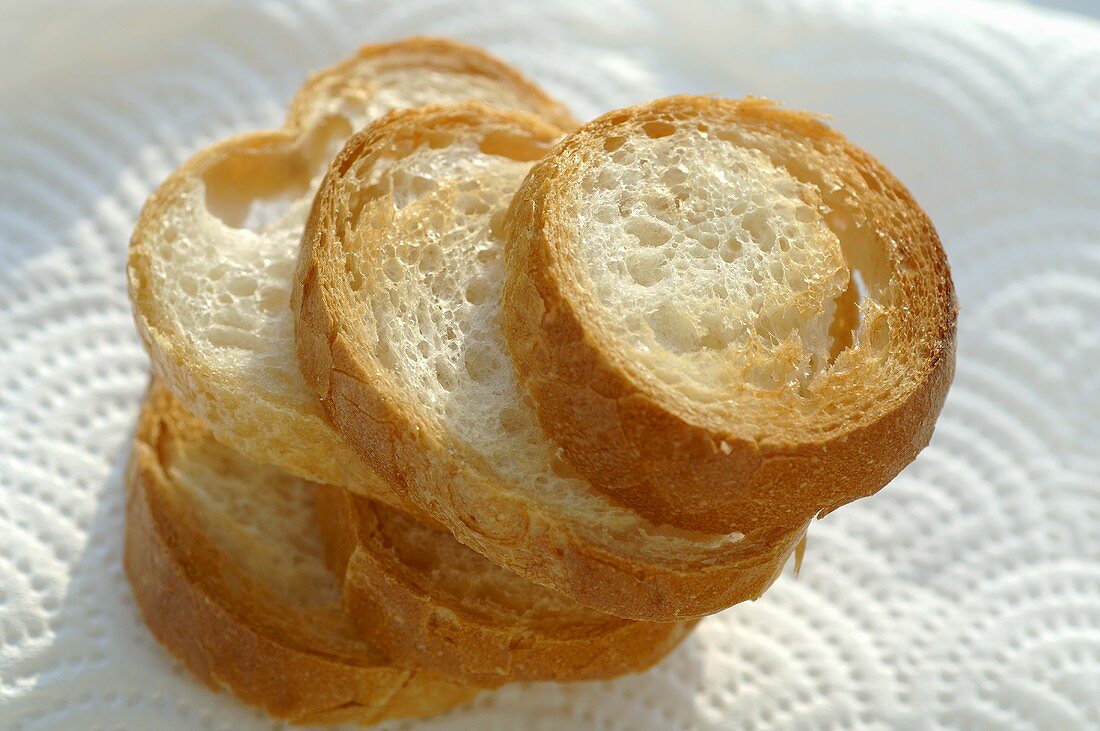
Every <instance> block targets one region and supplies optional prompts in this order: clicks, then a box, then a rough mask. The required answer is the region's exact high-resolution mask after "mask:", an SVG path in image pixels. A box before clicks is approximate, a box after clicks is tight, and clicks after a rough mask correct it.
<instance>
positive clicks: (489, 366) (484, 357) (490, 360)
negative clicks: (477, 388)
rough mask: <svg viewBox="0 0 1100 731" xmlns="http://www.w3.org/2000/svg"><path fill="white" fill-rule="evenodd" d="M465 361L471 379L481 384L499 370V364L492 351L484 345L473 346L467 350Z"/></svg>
mask: <svg viewBox="0 0 1100 731" xmlns="http://www.w3.org/2000/svg"><path fill="white" fill-rule="evenodd" d="M463 360H464V362H465V364H466V372H467V373H468V374H469V375H470V378H472V379H474V380H475V381H478V382H479V383H481V382H485V381H488V380H489V378H490V377H491V376H492V375H493V373H494V372H495V371H496V370H497V362H496V358H495V357H494V356H493V352H492V350H491V349H489V348H487V347H485V346H483V345H478V344H474V345H471V346H470V347H469V348H468V349H467V350H466V357H465V358H464V359H463Z"/></svg>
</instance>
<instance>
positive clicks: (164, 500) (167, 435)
mask: <svg viewBox="0 0 1100 731" xmlns="http://www.w3.org/2000/svg"><path fill="white" fill-rule="evenodd" d="M127 486H128V491H129V499H128V501H127V506H126V546H125V567H126V575H127V577H128V578H129V580H130V585H131V586H132V587H133V591H134V597H135V599H136V600H137V604H138V607H139V609H140V610H141V613H142V615H143V616H144V618H145V622H146V624H148V625H149V628H150V630H152V632H153V635H154V636H156V638H157V639H158V640H159V641H160V642H161V643H162V644H163V645H164V646H165V647H166V648H167V649H168V650H169V651H170V652H171V653H172V654H173V655H175V656H176V657H177V658H178V659H179V660H180V662H181V663H182V664H183V665H184V666H185V667H186V668H187V669H188V670H190V671H191V672H192V673H193V674H194V675H195V676H196V677H198V678H199V680H201V681H202V682H203V683H205V684H206V685H208V686H210V687H211V688H214V689H218V688H224V689H226V690H228V691H229V692H231V693H232V694H233V695H235V696H236V697H238V698H239V699H241V700H242V701H244V702H246V703H250V704H252V705H256V706H260V707H262V708H264V709H265V710H266V711H267V712H268V713H270V714H272V715H273V716H277V717H279V718H284V719H288V720H290V721H292V722H294V723H304V724H321V723H347V722H354V723H361V724H369V723H377V722H379V721H382V720H385V719H388V718H398V717H404V716H424V715H429V714H432V713H437V712H439V711H442V710H444V709H446V708H449V707H451V706H454V705H457V704H459V703H462V702H464V701H466V700H468V699H470V698H472V697H473V696H474V695H475V693H476V692H477V691H476V689H473V688H471V687H469V686H467V685H465V684H458V683H454V682H451V681H448V680H445V679H444V678H443V677H441V676H439V675H436V674H433V673H431V672H429V671H425V670H416V669H409V668H408V667H404V666H400V665H397V664H395V663H393V662H392V661H391V660H389V659H388V658H387V656H386V655H384V654H383V653H382V652H381V651H380V650H378V649H377V648H375V647H373V646H371V645H368V644H365V643H364V642H363V641H362V640H361V639H359V637H358V636H357V634H356V632H355V630H354V628H353V627H352V625H351V623H350V622H349V621H348V618H347V617H346V615H345V613H344V611H343V609H342V607H341V601H340V590H339V584H338V583H337V581H336V579H335V578H334V577H333V576H332V574H331V573H329V571H328V569H327V568H326V566H325V563H324V555H323V549H322V543H321V535H320V531H319V530H318V527H317V524H316V516H315V514H314V510H313V504H312V501H313V486H312V485H311V484H309V483H307V482H305V481H304V480H302V479H300V478H297V477H292V476H290V475H288V474H286V473H283V472H280V471H279V470H277V469H275V468H272V467H267V466H264V465H260V464H256V463H255V462H252V461H250V460H248V459H246V458H244V457H242V456H241V455H239V454H237V453H235V452H233V451H232V450H230V449H227V448H226V447H223V446H222V445H221V444H219V443H218V442H216V441H215V440H214V439H213V437H212V436H211V435H210V433H209V432H208V431H207V430H206V429H205V427H204V426H203V425H202V423H201V422H199V421H198V419H196V418H195V417H194V416H192V415H191V414H189V413H188V412H187V411H186V410H185V409H184V408H183V406H182V405H181V404H180V403H179V402H178V401H176V399H175V398H174V397H173V396H172V395H171V393H169V391H168V390H167V389H166V388H164V387H163V386H160V385H154V386H153V387H152V388H151V389H150V393H149V394H148V395H147V396H146V400H145V404H144V406H143V408H142V412H141V416H140V418H139V422H138V427H137V433H136V435H135V439H134V448H133V454H132V456H131V461H130V465H129V469H128V472H127Z"/></svg>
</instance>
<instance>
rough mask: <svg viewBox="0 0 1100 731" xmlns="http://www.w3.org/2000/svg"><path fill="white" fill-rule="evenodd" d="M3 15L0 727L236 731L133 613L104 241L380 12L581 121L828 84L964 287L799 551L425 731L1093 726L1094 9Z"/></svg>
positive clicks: (1097, 123)
mask: <svg viewBox="0 0 1100 731" xmlns="http://www.w3.org/2000/svg"><path fill="white" fill-rule="evenodd" d="M4 12H5V16H6V17H5V25H6V26H7V27H6V28H5V30H4V31H3V37H2V39H0V40H2V41H3V43H0V45H2V46H3V48H4V51H3V54H4V58H3V61H4V63H2V64H0V109H2V120H0V159H2V160H3V161H4V165H3V168H2V169H3V175H0V726H2V727H4V728H11V729H60V728H74V727H75V728H88V729H93V728H104V729H107V728H125V729H138V728H150V729H152V728H155V729H184V728H209V729H252V728H271V727H272V725H273V724H272V722H271V721H269V720H267V719H265V718H264V717H263V716H262V715H260V714H259V713H257V712H255V711H253V710H251V709H249V708H247V707H245V706H242V705H240V704H238V703H236V702H235V701H233V700H232V699H230V698H229V697H227V696H226V695H225V694H220V695H215V694H213V693H211V692H209V691H207V690H206V689H205V688H204V687H202V686H200V685H199V684H198V683H197V682H196V681H194V680H193V679H191V678H190V676H188V675H187V674H186V673H185V672H184V671H183V670H181V669H180V668H179V666H178V665H176V663H175V662H174V661H172V660H171V658H170V657H169V656H168V655H167V654H166V653H165V652H164V651H162V650H161V649H160V648H159V646H158V645H157V644H156V642H155V641H154V640H153V639H152V637H151V636H150V635H149V633H148V631H147V630H146V629H145V627H144V625H142V623H141V621H140V619H139V617H138V613H137V610H136V608H135V606H134V603H133V600H132V599H131V597H130V592H129V588H128V586H127V585H126V582H125V579H124V577H123V574H122V570H121V538H122V505H123V487H122V484H121V478H120V469H121V464H122V463H123V461H124V459H125V449H126V442H127V438H128V432H129V429H130V427H131V424H132V421H133V418H134V416H135V413H136V408H137V403H138V398H139V394H140V392H141V390H142V388H143V386H144V383H145V379H146V372H147V364H146V360H145V357H144V354H143V353H142V351H141V348H140V346H139V344H138V342H137V340H136V337H135V336H134V334H133V327H132V324H131V322H130V315H129V308H128V304H127V301H126V295H125V277H124V274H123V262H124V256H125V246H126V241H127V237H128V235H129V231H130V228H131V227H132V225H133V221H134V218H135V216H136V213H137V211H138V208H139V207H140V205H141V203H142V201H143V199H144V197H145V196H146V195H148V193H149V192H151V191H152V190H153V188H154V187H155V186H156V184H157V183H158V182H159V181H160V180H161V179H162V178H163V177H164V176H165V175H166V174H167V172H168V171H169V170H171V169H172V168H173V167H174V166H175V165H177V164H178V163H180V162H181V161H182V160H183V159H185V157H186V156H187V155H188V154H190V153H191V152H193V151H195V150H197V149H198V148H200V147H201V146H202V145H204V144H207V143H209V142H211V141H213V140H215V139H218V138H220V137H222V136H224V135H226V134H228V133H231V132H235V131H241V130H246V129H251V128H256V127H269V126H274V125H276V124H278V123H279V121H280V120H281V117H282V113H283V108H284V106H285V103H286V101H287V99H288V98H289V96H290V94H291V93H292V92H293V90H294V89H295V88H296V87H297V86H298V85H299V84H300V82H301V81H302V80H303V78H304V75H305V73H306V72H308V71H310V70H314V69H317V68H320V67H323V66H325V65H328V64H329V63H332V62H333V61H336V60H338V59H340V58H341V57H343V56H344V55H346V54H347V53H349V52H350V51H351V50H352V49H353V48H354V47H355V46H357V45H359V44H361V43H364V42H368V41H377V40H387V39H393V38H397V37H402V36H406V35H412V34H420V33H431V34H440V35H448V36H453V37H458V38H461V39H464V40H467V41H471V42H474V43H479V44H483V45H486V46H488V47H489V48H490V49H491V50H492V51H494V52H495V53H497V54H499V55H501V56H502V57H504V58H505V59H507V60H509V61H511V62H513V63H515V64H516V65H518V66H519V67H521V68H522V69H524V70H525V71H527V72H528V73H529V74H531V75H532V76H534V77H535V78H536V79H537V80H538V81H539V82H541V83H543V84H544V85H545V86H546V87H547V88H548V89H550V90H551V91H552V92H553V93H555V94H557V95H559V96H560V97H561V98H563V99H564V100H565V101H566V102H568V103H569V104H570V105H572V107H573V108H574V110H575V111H576V112H577V114H578V115H579V116H591V115H594V114H596V113H598V112H600V111H603V110H605V109H608V108H612V107H615V106H621V105H624V104H628V103H632V102H637V101H642V100H645V99H648V98H651V97H655V96H659V95H663V94H667V93H673V92H682V91H690V92H716V93H721V94H725V95H741V94H745V93H754V94H760V95H766V96H770V97H774V98H777V99H780V100H783V101H785V102H786V103H788V104H789V105H791V106H795V107H802V108H808V109H812V110H815V111H821V112H826V113H829V114H831V115H832V116H833V124H834V125H835V126H836V127H837V128H838V129H840V130H841V131H843V132H844V133H845V134H847V135H848V136H850V137H851V138H852V139H853V140H855V141H856V142H857V143H859V144H861V145H863V146H865V147H866V148H867V149H868V150H870V151H871V152H872V153H873V154H875V155H877V156H878V157H880V158H881V159H882V160H883V161H884V162H885V163H886V164H887V165H888V166H889V167H890V168H891V169H892V170H893V171H894V172H895V173H896V174H897V175H898V176H899V177H900V178H901V179H902V180H903V181H905V182H906V183H907V184H908V185H909V186H910V187H911V189H912V190H913V192H914V194H915V195H916V197H917V199H918V200H919V201H920V202H921V203H922V205H924V206H925V208H926V209H927V210H928V212H929V214H930V215H931V217H932V219H933V220H934V221H935V222H936V225H937V227H938V228H939V231H940V233H941V235H942V237H943V240H944V244H945V246H946V248H947V251H948V255H949V257H950V260H951V264H952V266H953V269H954V273H955V282H956V284H957V287H958V292H959V299H960V301H961V305H962V315H961V318H960V330H959V360H958V374H957V377H956V380H955V385H954V387H953V389H952V391H951V394H950V397H949V399H948V403H947V406H946V408H945V410H944V413H943V416H942V417H941V419H940V422H939V426H938V427H937V430H936V435H935V438H934V439H933V442H932V445H931V446H930V447H929V448H928V449H927V450H925V451H924V452H923V453H922V454H921V456H920V458H919V459H918V460H917V461H916V462H915V463H914V464H913V465H912V466H910V467H909V468H908V469H907V470H905V472H904V473H903V474H902V475H901V476H900V477H898V479H897V480H895V481H894V483H893V484H891V485H890V486H889V487H888V488H887V489H886V490H884V491H883V492H882V493H880V494H879V495H878V496H876V497H874V498H871V499H868V500H864V501H861V502H859V503H857V504H855V505H852V506H849V507H847V508H845V509H843V510H841V511H839V512H838V513H836V514H834V515H831V516H829V517H828V518H826V519H825V520H823V521H820V522H819V523H817V524H815V525H814V526H812V527H811V531H810V544H809V552H808V555H807V558H806V563H805V565H804V566H803V570H802V574H801V576H800V577H798V578H797V579H796V578H795V577H794V576H793V575H790V574H788V575H785V576H784V577H782V578H781V579H780V580H779V581H778V582H777V584H776V585H775V586H774V588H773V589H772V590H771V591H770V592H769V593H768V594H767V595H766V596H765V597H764V598H763V599H761V600H760V601H758V602H756V603H753V604H748V605H744V606H738V607H735V608H733V609H730V610H728V611H726V612H723V613H722V614H719V615H717V616H715V617H712V618H709V619H707V620H705V621H704V622H703V623H702V624H701V626H700V628H699V630H698V631H697V632H696V633H695V635H694V636H693V637H692V638H691V639H690V640H689V641H688V642H687V643H686V644H685V645H684V646H683V647H681V648H680V649H679V650H677V651H676V652H675V653H674V654H673V655H672V656H671V657H669V658H668V659H667V660H666V661H665V662H664V663H662V664H661V665H660V666H659V667H657V668H655V669H654V670H651V671H650V672H647V673H644V674H642V675H638V676H634V677H629V678H623V679H620V680H617V681H613V682H605V683H585V684H573V685H550V684H536V685H524V686H514V687H507V688H505V689H503V690H501V691H499V692H495V693H490V694H485V695H484V696H482V697H481V698H480V699H479V700H477V701H475V702H474V703H473V704H472V705H470V706H468V707H466V708H464V709H460V710H458V711H455V712H453V713H450V714H448V715H445V716H442V717H440V718H438V719H433V720H430V721H427V722H423V723H419V724H418V723H398V724H393V726H394V727H397V728H404V727H416V728H425V729H444V728H446V729H471V730H474V729H478V730H480V729H489V728H523V729H576V728H591V729H600V730H601V731H602V730H607V731H611V730H613V729H622V730H625V729H661V730H662V731H663V730H665V729H696V728H699V729H732V728H743V729H803V728H805V729H809V728H814V729H818V728H822V729H825V728H827V729H857V728H858V729H897V728H907V729H932V728H959V729H985V728H989V729H993V728H996V729H1004V728H1009V729H1034V728H1043V729H1095V728H1100V477H1098V475H1100V447H1098V446H1097V445H1098V444H1100V368H1098V367H1097V363H1098V362H1100V325H1098V324H1097V323H1100V25H1090V24H1087V23H1074V22H1072V21H1071V20H1070V18H1069V16H1056V15H1054V14H1049V15H1047V14H1042V13H1039V12H1036V11H1033V10H1029V9H1027V8H1024V7H1018V6H1015V5H1013V6H1006V5H1003V4H993V3H979V2H976V1H975V2H969V3H967V2H954V3H947V2H904V3H894V2H881V1H874V2H872V1H870V0H866V1H864V2H858V1H855V0H852V1H843V0H830V1H826V0H821V1H818V2H808V1H806V2H796V1H791V0H786V1H782V2H768V1H766V0H751V1H750V0H746V1H743V2H725V3H710V2H704V1H703V0H644V1H642V2H626V0H615V1H613V2H603V3H596V2H590V1H587V0H586V1H583V2H540V3H507V4H500V3H489V2H480V1H467V2H438V1H436V0H408V1H406V2H402V3H382V2H366V3H355V2H350V1H346V2H345V1H342V0H333V1H331V2H314V3H309V4H295V3H291V2H276V1H272V2H265V3H241V4H236V5H220V4H215V3H211V2H191V3H188V2H183V1H182V0H180V1H174V2H171V3H167V2H166V3H155V4H149V3H142V2H139V1H138V0H107V1H106V2H103V3H96V4H94V5H93V4H87V5H85V4H81V3H77V2H65V1H64V0H46V1H44V2H40V3H33V4H32V3H24V4H19V5H16V6H14V7H11V8H9V9H7V10H5V11H4Z"/></svg>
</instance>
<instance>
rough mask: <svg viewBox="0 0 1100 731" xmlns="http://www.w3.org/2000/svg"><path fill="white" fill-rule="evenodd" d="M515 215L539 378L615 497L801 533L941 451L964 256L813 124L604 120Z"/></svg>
mask: <svg viewBox="0 0 1100 731" xmlns="http://www.w3.org/2000/svg"><path fill="white" fill-rule="evenodd" d="M507 228H508V232H509V233H508V237H509V244H508V254H507V283H506V284H505V293H504V327H505V329H506V331H507V335H508V341H509V345H510V349H511V354H512V356H513V358H514V361H515V364H516V369H517V372H518V373H519V376H520V380H521V381H522V383H523V385H524V387H525V389H526V390H527V391H528V392H529V393H530V395H531V397H532V399H533V401H534V405H535V409H536V411H537V413H538V418H539V423H540V424H541V426H542V427H543V429H544V430H546V432H547V433H549V434H552V435H553V437H554V439H555V440H556V441H557V442H558V443H559V444H560V445H561V446H562V448H563V450H564V457H565V459H566V461H567V462H568V463H569V464H570V465H571V466H572V467H574V468H575V469H577V470H578V472H579V473H580V474H582V475H584V476H585V477H586V478H587V479H588V480H589V481H590V483H591V484H592V485H593V486H594V487H595V488H596V489H597V490H599V492H600V493H601V494H603V495H604V496H606V497H608V498H609V499H611V500H613V501H614V502H615V504H617V505H620V506H623V507H625V508H629V509H631V510H634V511H637V512H638V513H639V514H641V515H643V516H645V517H647V518H649V519H650V520H652V521H655V522H660V523H668V524H671V525H674V526H677V527H680V528H683V529H686V530H699V531H707V532H728V531H737V532H740V533H743V534H745V535H754V534H756V533H757V532H758V531H761V530H765V531H772V530H775V529H777V528H780V529H784V528H791V527H794V526H798V525H805V524H806V523H807V522H808V521H809V520H810V519H811V518H812V517H813V516H815V515H820V514H824V513H828V512H829V511H831V510H834V509H835V508H837V507H839V506H841V505H843V504H845V503H847V502H850V501H852V500H855V499H857V498H860V497H864V496H866V495H870V494H872V493H874V492H875V491H877V490H878V489H880V488H881V487H882V486H883V485H885V484H886V483H887V482H888V481H889V480H891V479H892V478H893V477H894V476H895V475H896V474H897V473H898V471H900V470H901V469H902V467H904V466H905V465H906V464H907V463H909V462H910V461H911V460H912V459H913V458H914V457H915V456H916V454H917V453H918V452H919V451H920V450H921V449H922V448H923V447H924V446H925V445H926V444H927V443H928V440H929V438H930V437H931V434H932V429H933V426H934V424H935V420H936V417H937V415H938V414H939V411H940V408H941V407H942V405H943V402H944V398H945V396H946V394H947V389H948V386H949V385H950V382H951V378H952V375H953V373H954V363H955V332H956V313H957V303H956V299H955V294H954V289H953V285H952V282H951V276H950V271H949V269H948V265H947V258H946V256H945V254H944V251H943V248H942V246H941V245H940V240H939V237H938V236H937V235H936V232H935V230H934V229H933V227H932V224H931V222H930V221H929V220H928V217H927V216H926V215H925V214H924V212H923V211H922V210H921V208H920V207H919V206H918V205H917V203H916V202H915V201H914V200H913V198H912V196H911V195H910V194H909V192H908V191H907V190H906V189H905V188H904V186H902V184H901V183H899V182H898V181H897V179H895V178H894V176H893V175H891V174H890V172H889V171H887V170H886V168H884V167H883V165H882V164H881V163H879V162H878V161H876V160H875V159H873V158H872V157H871V156H869V155H868V154H867V153H866V152H864V151H862V150H860V149H859V148H857V147H856V146H854V145H853V144H851V143H850V142H848V141H847V140H846V139H845V138H844V137H842V136H841V135H840V134H838V133H836V132H834V131H833V130H831V129H830V128H829V127H827V126H826V125H825V124H824V123H822V122H821V121H820V120H819V119H817V118H816V117H814V116H812V115H809V114H804V113H799V112H792V111H788V110H785V109H781V108H780V107H778V106H777V105H776V104H774V103H771V102H768V101H766V100H760V99H746V100H741V101H733V100H728V99H716V98H711V97H691V96H681V97H672V98H668V99H662V100H657V101H654V102H650V103H648V104H643V105H641V106H638V107H633V108H630V109H624V110H620V111H616V112H611V113H609V114H605V115H603V116H602V117H600V118H598V119H596V120H594V121H592V122H590V123H588V124H586V125H584V126H583V127H582V128H580V129H578V130H577V131H576V132H574V133H573V134H572V135H570V137H569V138H568V139H567V140H566V141H565V142H564V143H563V144H562V145H561V146H559V147H558V148H556V149H555V150H554V152H553V153H552V154H550V155H549V156H547V157H546V158H545V159H543V160H542V161H540V162H539V163H538V164H537V165H536V166H535V167H534V168H533V169H532V171H531V173H530V175H529V176H528V177H527V180H526V182H525V183H524V185H523V187H522V188H521V189H520V191H519V193H518V194H517V195H516V197H515V200H514V202H513V204H512V207H511V210H510V212H509V218H508V222H507ZM853 279H854V280H856V283H854V282H853ZM859 281H861V282H862V287H864V288H865V289H866V293H865V294H864V296H863V297H862V301H857V300H858V299H859V291H858V290H859V287H860V284H858V282H859Z"/></svg>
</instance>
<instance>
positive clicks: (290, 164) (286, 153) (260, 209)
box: [202, 146, 312, 231]
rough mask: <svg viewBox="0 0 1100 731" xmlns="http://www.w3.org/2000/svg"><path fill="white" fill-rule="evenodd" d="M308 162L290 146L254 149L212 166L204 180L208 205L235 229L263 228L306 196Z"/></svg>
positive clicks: (308, 171) (214, 213) (309, 173)
mask: <svg viewBox="0 0 1100 731" xmlns="http://www.w3.org/2000/svg"><path fill="white" fill-rule="evenodd" d="M311 177H312V176H311V170H310V167H309V162H308V160H307V158H306V157H305V156H304V155H301V154H299V153H298V151H297V149H296V148H294V147H290V146H285V147H273V148H271V149H252V151H246V152H238V153H233V154H230V155H228V156H227V157H226V158H224V159H223V160H221V162H220V163H217V164H215V165H212V166H211V167H210V168H209V169H208V170H207V171H206V175H204V176H202V182H204V185H205V187H206V207H207V210H209V211H210V213H212V214H213V215H216V217H217V218H218V219H220V220H221V221H222V222H223V223H224V224H226V225H228V226H231V228H233V229H251V230H254V231H257V230H260V229H263V228H264V226H266V225H268V224H270V223H272V222H273V221H276V220H278V218H279V217H281V215H282V214H283V213H284V212H285V211H286V210H287V208H289V207H290V204H292V203H293V202H294V201H295V200H297V199H299V198H301V197H303V196H305V195H306V193H307V191H308V190H309V182H310V178H311Z"/></svg>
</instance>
